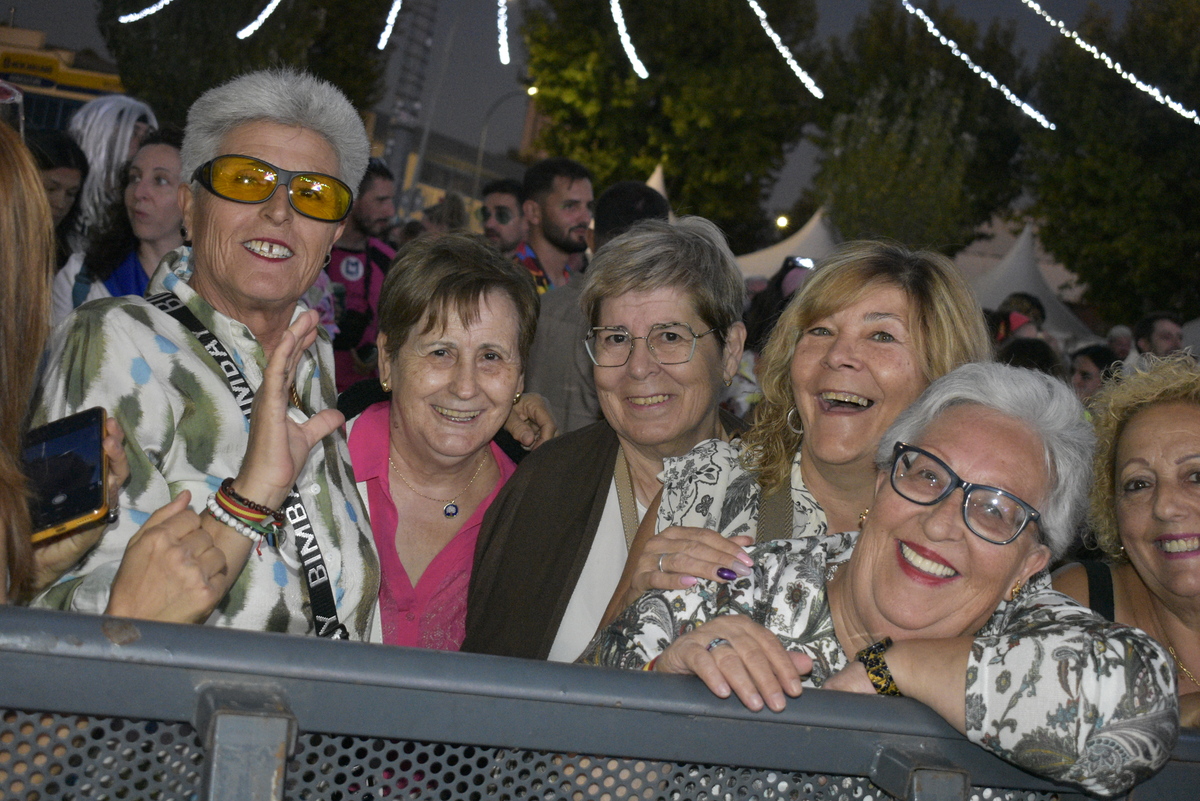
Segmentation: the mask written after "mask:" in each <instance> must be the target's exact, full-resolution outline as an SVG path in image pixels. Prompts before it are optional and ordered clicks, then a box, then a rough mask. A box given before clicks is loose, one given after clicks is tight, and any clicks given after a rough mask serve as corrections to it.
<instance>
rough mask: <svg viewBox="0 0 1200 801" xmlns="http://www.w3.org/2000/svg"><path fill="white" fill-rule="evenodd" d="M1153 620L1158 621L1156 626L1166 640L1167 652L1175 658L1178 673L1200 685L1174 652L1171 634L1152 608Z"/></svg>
mask: <svg viewBox="0 0 1200 801" xmlns="http://www.w3.org/2000/svg"><path fill="white" fill-rule="evenodd" d="M1154 620H1155V622H1156V623H1158V628H1159V629H1160V630H1161V631H1162V633H1163V639H1164V640H1166V641H1167V653H1169V654H1170V655H1171V658H1172V659H1174V660H1175V666H1176V667H1177V668H1179V673H1180V675H1183V676H1186V677H1187V680H1188V681H1190V682H1191V683H1192V684H1195V685H1196V686H1197V687H1200V681H1196V677H1195V676H1193V675H1192V671H1190V670H1188V668H1187V665H1185V664H1183V660H1182V659H1180V658H1179V654H1177V653H1175V644H1174V643H1173V642H1171V635H1170V634H1167V627H1166V626H1164V625H1163V622H1162V618H1161V617H1160V616H1159V614H1158V610H1157V609H1155V610H1154Z"/></svg>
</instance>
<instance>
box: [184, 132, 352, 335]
mask: <svg viewBox="0 0 1200 801" xmlns="http://www.w3.org/2000/svg"><path fill="white" fill-rule="evenodd" d="M220 153H221V154H238V155H243V156H252V157H254V158H259V159H262V160H264V161H267V162H269V163H271V164H274V165H275V166H276V167H279V168H280V169H284V170H293V171H297V170H299V171H312V172H320V173H325V174H327V175H333V176H335V177H337V176H338V159H337V154H336V153H335V152H334V150H333V147H332V146H331V145H330V144H329V142H327V141H326V140H325V138H324V137H322V136H321V135H320V134H318V133H316V132H314V131H310V130H308V129H306V128H295V127H292V126H288V125H280V124H278V123H274V122H264V121H256V122H250V123H246V124H245V125H242V126H240V127H238V128H235V129H233V130H232V131H230V132H229V134H228V135H226V137H225V138H224V140H222V142H221V149H220ZM189 177H190V176H189ZM179 199H180V205H181V206H182V207H183V217H184V225H185V226H186V227H187V229H188V233H189V234H190V235H191V237H192V243H193V248H194V252H193V257H192V260H193V264H194V268H195V274H194V275H193V276H192V281H191V286H192V288H194V289H195V290H196V291H197V292H199V293H200V295H201V296H202V297H203V298H204V299H205V300H207V301H208V302H209V303H211V304H212V305H213V307H214V308H216V309H217V310H218V311H221V312H223V313H224V314H226V315H228V316H230V317H232V318H234V319H235V320H242V321H243V322H246V321H247V318H248V317H250V316H253V315H254V314H257V313H267V314H278V315H288V316H290V313H291V309H292V308H293V307H294V306H295V303H296V300H297V299H298V298H299V297H300V296H301V295H303V294H304V292H305V291H306V290H307V289H308V288H309V287H310V286H311V285H312V283H313V281H315V280H316V278H317V275H318V273H320V272H321V268H322V266H323V265H324V262H325V254H326V253H328V252H329V249H330V248H331V247H333V243H334V242H335V241H336V240H337V238H338V237H339V236H341V233H342V227H343V225H344V223H330V222H323V221H321V220H314V219H312V218H310V217H305V216H303V215H301V214H299V213H298V212H296V210H295V209H293V208H292V207H291V204H289V203H288V196H287V191H286V187H280V188H279V189H277V190H276V191H275V194H274V195H272V196H271V198H270V199H269V200H267V201H266V202H265V203H237V202H234V201H232V200H225V199H224V198H220V197H217V196H216V195H214V194H212V193H211V192H209V191H207V190H206V189H203V188H201V187H199V186H197V187H196V188H195V189H194V190H193V189H192V187H191V186H190V185H188V184H183V185H181V186H180V189H179Z"/></svg>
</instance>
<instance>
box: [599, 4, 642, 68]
mask: <svg viewBox="0 0 1200 801" xmlns="http://www.w3.org/2000/svg"><path fill="white" fill-rule="evenodd" d="M609 7H610V8H611V9H612V18H613V22H615V23H617V34H618V35H619V36H620V37H621V47H623V48H625V55H626V56H628V57H629V63H630V64H631V65H632V66H633V71H634V72H635V73H637V76H638V77H639V78H641V79H643V80H645V79H646V78H649V77H650V73H649V72H647V71H646V67H645V65H644V64H642V61H641V59H639V58H638V56H637V51H636V50H634V49H633V40H631V39H630V38H629V31H627V30H625V15H624V14H622V13H621V3H620V0H612V2H611V3H609Z"/></svg>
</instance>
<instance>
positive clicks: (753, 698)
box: [584, 364, 1179, 795]
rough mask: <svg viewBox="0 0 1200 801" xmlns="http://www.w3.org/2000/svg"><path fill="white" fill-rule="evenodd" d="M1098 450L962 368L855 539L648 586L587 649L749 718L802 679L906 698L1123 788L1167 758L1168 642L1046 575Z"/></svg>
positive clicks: (1066, 775)
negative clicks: (720, 575)
mask: <svg viewBox="0 0 1200 801" xmlns="http://www.w3.org/2000/svg"><path fill="white" fill-rule="evenodd" d="M1092 441H1093V437H1092V433H1091V429H1090V426H1088V424H1087V423H1086V422H1085V421H1084V419H1083V409H1082V407H1081V406H1080V405H1079V401H1078V400H1076V398H1075V396H1074V393H1073V392H1072V391H1071V390H1070V388H1068V387H1067V386H1066V385H1065V384H1064V383H1062V382H1060V381H1056V380H1054V379H1052V378H1050V377H1049V376H1045V375H1043V374H1040V373H1034V372H1032V371H1029V370H1021V369H1018V368H1013V367H1008V366H1006V365H1000V364H968V365H965V366H963V367H959V368H958V369H957V370H954V371H953V372H950V373H948V374H947V375H945V376H944V377H942V378H940V379H938V380H936V381H934V382H933V383H932V384H930V386H929V388H928V389H927V390H926V391H925V392H924V393H923V394H922V395H921V397H920V398H918V400H917V401H916V403H914V404H913V405H912V406H911V407H910V408H909V409H908V410H907V411H905V412H903V413H902V414H901V415H900V417H899V418H897V420H896V422H895V423H894V424H893V425H892V426H891V427H890V428H889V429H888V431H887V433H886V434H885V435H884V437H883V440H882V441H881V442H880V445H879V449H878V451H877V463H878V465H879V478H878V480H877V482H876V491H875V499H874V502H873V503H872V505H871V508H870V510H869V511H867V512H864V513H863V518H862V522H861V524H860V530H859V531H850V532H843V533H839V534H829V535H819V536H810V537H806V538H803V539H790V540H776V541H773V542H769V543H766V544H762V545H758V546H752V547H750V548H748V549H747V550H748V551H750V552H751V553H752V554H753V556H754V562H755V566H754V569H753V572H752V574H751V575H749V576H747V577H745V578H739V579H737V580H735V581H733V582H731V583H730V584H729V585H718V584H716V583H715V582H710V581H701V582H699V583H698V584H697V585H695V586H694V587H690V588H688V589H685V590H669V591H668V590H652V591H650V592H647V593H646V594H645V595H643V596H642V597H641V598H640V599H639V600H638V601H637V602H636V603H635V604H634V605H633V606H631V607H629V608H628V609H627V610H626V611H625V612H624V614H623V615H622V616H621V617H620V618H618V620H617V621H616V622H615V623H614V624H613V625H612V626H610V627H609V628H607V629H605V630H604V631H602V632H601V633H600V634H599V635H597V638H596V640H595V641H593V643H592V646H591V648H590V650H589V652H588V653H587V654H585V656H584V659H585V660H586V661H589V662H592V663H596V664H602V665H611V666H618V667H627V668H642V669H647V670H654V671H658V672H664V673H685V674H694V675H697V676H699V677H700V678H701V679H703V681H704V682H705V684H707V685H708V687H709V688H710V689H712V690H713V691H714V692H715V693H716V694H717V695H720V696H722V697H727V696H729V695H730V694H731V693H734V694H736V695H737V696H738V697H739V698H740V699H741V700H742V701H743V703H745V704H746V706H748V707H750V708H751V709H762V708H763V706H768V707H770V708H771V709H775V710H779V709H782V708H783V706H784V704H785V698H786V696H789V695H790V696H797V695H799V694H800V692H801V687H802V685H805V686H809V687H824V688H826V689H837V690H845V691H850V692H859V693H879V694H883V695H906V696H909V697H910V698H915V699H916V700H918V701H921V702H922V703H925V704H927V705H928V706H930V707H931V708H932V709H933V710H934V711H936V712H937V713H938V714H940V715H941V716H942V717H943V718H945V719H946V721H947V722H948V723H950V724H951V725H952V726H954V727H955V728H956V729H958V730H959V731H961V732H963V733H964V734H966V735H967V737H968V738H970V739H971V740H972V741H973V742H975V743H977V744H979V745H980V746H982V747H983V748H986V749H987V750H989V751H991V752H993V753H995V754H996V755H998V756H1000V757H1002V758H1004V759H1006V760H1008V761H1009V762H1012V763H1014V764H1016V765H1017V766H1019V767H1021V768H1024V769H1026V770H1028V771H1031V772H1033V773H1036V774H1039V775H1042V776H1045V777H1047V778H1050V779H1053V780H1056V781H1063V782H1069V783H1072V784H1076V785H1078V786H1080V787H1082V788H1084V789H1085V790H1086V791H1088V792H1091V793H1099V794H1104V795H1111V794H1116V793H1119V792H1123V791H1125V790H1127V789H1128V788H1129V787H1130V786H1131V785H1133V784H1134V783H1135V782H1137V781H1140V780H1142V779H1145V778H1147V777H1148V776H1150V775H1151V774H1152V773H1153V772H1154V771H1155V770H1157V769H1158V768H1159V767H1160V766H1161V765H1162V764H1163V763H1164V762H1165V761H1166V760H1167V758H1168V757H1169V756H1170V752H1171V748H1172V747H1173V745H1174V742H1175V738H1176V736H1177V734H1178V726H1179V707H1178V700H1177V698H1176V696H1175V676H1174V672H1173V671H1172V670H1171V659H1170V657H1169V656H1168V655H1167V652H1166V649H1165V648H1163V647H1162V646H1161V645H1159V644H1158V643H1156V642H1155V641H1154V640H1152V639H1151V638H1150V637H1149V636H1148V635H1147V634H1145V633H1144V632H1142V631H1140V630H1138V629H1134V628H1130V627H1128V626H1119V625H1115V624H1113V623H1109V622H1108V621H1106V620H1104V619H1103V618H1101V617H1100V616H1099V615H1096V614H1094V613H1093V612H1091V611H1090V610H1088V609H1085V608H1084V607H1082V606H1080V605H1079V604H1077V603H1075V602H1073V601H1071V600H1070V599H1068V598H1067V597H1066V596H1064V595H1061V594H1059V593H1057V592H1054V591H1053V590H1052V589H1051V587H1050V582H1049V577H1048V576H1047V575H1046V572H1045V567H1046V565H1047V564H1048V563H1049V562H1050V560H1051V558H1053V557H1061V556H1062V555H1063V554H1064V553H1065V552H1066V550H1067V548H1068V547H1069V546H1070V544H1071V542H1072V540H1073V538H1074V533H1075V526H1076V524H1077V522H1078V519H1079V517H1080V515H1081V513H1082V511H1083V508H1084V502H1085V499H1086V492H1087V485H1088V480H1089V474H1090V471H1089V459H1090V456H1091V449H1092ZM671 491H672V487H671V486H670V485H668V486H667V487H666V488H665V489H664V493H667V492H671ZM722 502H723V499H722V498H720V497H714V499H713V503H714V505H715V504H720V503H722Z"/></svg>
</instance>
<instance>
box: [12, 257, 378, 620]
mask: <svg viewBox="0 0 1200 801" xmlns="http://www.w3.org/2000/svg"><path fill="white" fill-rule="evenodd" d="M190 255H191V251H190V249H188V248H186V247H184V248H180V249H179V250H176V251H173V252H172V253H169V254H167V257H166V258H165V259H164V260H163V262H162V264H160V265H159V268H158V271H157V272H156V273H155V275H154V278H153V279H152V281H151V284H150V288H149V290H147V292H148V294H156V293H158V292H162V291H164V290H165V291H170V292H173V293H174V294H175V295H176V296H177V297H179V298H180V299H181V300H182V301H183V302H184V303H185V304H186V305H187V307H188V308H189V309H190V310H191V311H192V313H193V314H195V315H196V317H197V318H198V319H199V320H200V322H201V323H203V324H204V325H205V327H207V328H208V329H209V330H210V331H211V332H212V333H213V334H214V335H215V336H216V337H217V339H219V340H220V341H221V343H222V344H223V345H224V346H225V348H226V350H228V351H229V354H230V356H231V357H232V358H233V360H234V362H236V363H237V365H238V367H239V368H240V369H241V371H242V373H243V375H245V377H246V380H247V382H249V384H250V386H251V387H252V388H253V389H255V390H257V389H258V388H259V386H260V385H261V384H262V379H263V369H264V368H265V366H266V358H265V356H264V354H263V351H262V348H261V347H260V346H259V344H258V342H257V341H256V340H255V339H254V336H253V335H252V334H251V333H250V330H249V329H248V328H246V326H244V325H242V324H241V323H239V322H237V321H236V320H233V319H230V318H229V317H226V316H225V315H223V314H221V313H219V312H217V311H216V310H215V309H213V307H212V306H210V305H209V304H208V303H207V302H206V301H205V300H204V299H203V298H201V297H200V296H199V295H197V294H196V292H195V291H193V290H192V289H191V287H190V286H188V280H189V279H190V278H191V264H190ZM302 310H303V307H302V306H298V307H297V311H296V313H297V314H298V313H299V312H300V311H302ZM332 364H333V353H332V349H331V347H330V345H329V340H328V337H327V336H326V335H325V334H324V332H321V333H320V335H319V336H318V339H317V342H316V343H315V344H314V345H313V346H312V347H311V348H309V350H308V352H307V353H306V355H305V356H304V357H303V358H302V359H301V362H300V365H299V367H298V368H297V374H296V390H297V392H298V393H299V395H300V397H301V399H302V400H303V403H304V405H305V407H306V408H308V409H326V408H332V407H333V406H334V404H335V401H336V394H335V392H334V385H333V371H332ZM92 406H103V407H104V408H105V409H107V410H108V413H109V414H110V415H112V416H113V417H115V418H116V419H117V420H118V421H119V422H120V423H121V427H122V428H123V429H124V431H125V452H126V454H127V455H128V457H129V467H130V472H131V475H130V479H129V482H128V483H127V484H126V486H125V487H124V488H123V489H122V491H121V498H120V504H121V519H120V522H118V523H117V524H116V525H114V526H111V527H109V529H108V530H107V531H106V532H105V534H104V537H103V538H102V539H101V540H100V543H99V544H98V545H97V546H96V548H95V549H94V550H92V551H91V552H90V553H89V554H88V555H87V556H86V557H85V558H84V559H83V561H81V562H80V563H79V564H78V565H76V566H75V568H74V569H73V570H72V571H70V572H69V573H67V574H66V575H65V576H63V577H62V578H61V579H60V580H59V582H58V583H57V584H55V585H54V586H52V587H51V588H50V589H48V590H46V591H45V592H44V593H43V594H42V595H41V596H40V597H39V598H38V599H37V600H36V601H35V605H37V606H47V607H52V608H58V609H75V610H78V611H83V612H92V613H99V612H103V611H104V608H105V606H106V605H107V603H108V591H109V587H110V585H111V584H112V580H113V577H114V576H115V575H116V570H117V567H118V566H119V564H120V561H121V556H122V555H123V554H124V552H125V546H126V544H127V543H128V542H129V539H130V538H131V537H132V536H133V534H134V533H135V532H136V531H137V530H138V528H139V527H140V526H141V525H142V523H144V522H146V519H147V518H148V517H149V516H150V514H151V513H152V512H153V511H154V510H156V509H158V508H159V507H160V506H162V505H164V504H166V503H167V502H168V501H170V500H171V499H172V498H173V497H175V496H176V495H178V494H179V492H180V491H182V490H185V489H187V490H191V492H192V502H191V506H192V508H193V509H194V510H195V511H197V512H201V511H203V509H204V506H205V503H206V502H207V500H208V497H209V495H211V494H212V493H213V492H215V491H216V490H217V488H218V487H220V485H221V481H223V480H224V479H225V477H226V476H234V475H237V472H238V469H239V468H240V467H241V464H242V458H243V456H244V455H245V453H246V445H247V443H248V432H249V423H248V422H247V421H246V419H245V417H244V416H243V414H242V412H241V409H240V408H239V407H238V404H237V401H236V400H235V398H234V395H233V392H232V391H231V390H230V388H229V384H228V383H227V382H226V380H225V377H224V375H223V373H222V372H221V370H220V368H218V366H217V363H216V361H214V360H213V359H212V357H210V356H209V355H208V354H207V353H206V352H205V351H204V348H203V346H201V344H200V342H199V340H197V339H196V338H195V337H194V336H193V335H192V334H191V333H190V332H189V331H188V330H187V329H186V328H184V327H183V326H182V325H181V324H180V323H179V322H177V321H176V320H175V319H174V318H173V317H171V316H170V315H167V314H166V313H164V312H161V311H159V310H158V309H156V308H155V307H153V306H151V305H150V304H149V303H147V302H146V301H145V300H143V299H142V298H138V297H123V298H108V299H104V300H98V301H94V302H92V303H88V304H85V305H84V306H82V307H80V308H79V309H77V310H76V311H75V313H74V314H73V315H72V316H71V317H69V318H68V319H67V320H66V321H65V322H64V323H63V325H62V326H60V327H59V328H58V329H57V330H56V331H55V334H54V337H53V340H52V342H51V345H50V351H49V356H48V362H47V370H46V374H45V376H44V379H43V384H42V396H41V399H40V403H39V405H38V406H37V408H36V409H35V412H34V421H33V423H34V425H39V424H41V423H43V422H45V421H47V420H55V419H58V418H60V417H64V416H66V415H69V414H73V413H74V412H77V411H79V410H81V409H87V408H89V407H92ZM289 414H291V415H293V416H295V415H300V414H301V413H300V412H299V411H298V410H296V409H292V410H290V411H289ZM297 419H299V418H297ZM296 486H297V487H298V488H299V490H300V495H301V498H302V500H303V502H304V506H305V509H306V510H307V511H308V515H309V517H310V518H311V519H312V523H313V530H314V532H315V534H316V538H317V542H318V543H319V545H320V547H321V554H322V555H323V556H324V558H325V563H326V567H327V568H328V571H329V578H330V581H331V582H332V585H333V586H332V589H333V592H334V600H335V601H336V602H337V606H338V615H339V617H340V618H341V621H342V623H343V624H345V626H346V628H347V629H348V630H349V632H350V635H351V637H352V638H356V639H366V638H367V635H368V633H369V632H370V628H371V618H372V615H373V610H374V606H375V599H376V597H377V595H378V592H379V560H378V558H377V556H376V554H375V550H374V546H373V544H372V541H371V528H370V525H369V523H368V521H367V515H366V512H365V510H364V507H363V503H362V501H361V499H360V498H359V495H358V490H357V489H356V488H355V485H354V477H353V473H352V472H351V469H350V455H349V452H348V451H347V449H346V437H345V435H344V434H343V433H342V432H341V431H335V432H334V433H333V434H331V435H330V436H328V437H326V438H325V439H324V440H322V441H321V443H320V444H319V445H317V447H315V448H313V451H312V454H311V455H310V456H309V459H308V463H307V464H306V465H305V467H304V470H303V471H302V472H301V474H300V478H299V479H298V480H297V482H296ZM288 534H289V536H288V537H287V538H286V542H285V543H284V544H283V545H282V546H281V549H282V551H283V554H282V555H281V554H280V553H279V552H278V551H276V550H274V549H271V548H268V547H267V546H265V545H264V546H263V547H262V548H261V553H257V552H256V551H255V550H252V551H251V552H250V559H249V561H248V562H247V563H246V566H245V567H244V568H243V569H242V572H241V574H240V575H239V576H238V578H237V580H236V581H235V582H234V584H233V587H232V588H231V589H230V591H229V593H228V594H227V595H226V596H225V598H224V599H223V600H222V601H221V603H220V604H219V605H218V606H217V609H216V611H214V612H213V614H212V617H211V618H210V619H209V622H210V623H213V624H215V625H220V626H230V627H233V628H240V629H250V630H256V631H279V632H289V633H293V634H305V633H312V631H313V626H312V622H311V619H310V616H309V613H308V599H307V592H306V591H305V590H304V588H303V586H302V585H303V581H302V579H301V578H300V575H299V573H298V572H297V570H296V567H294V566H298V565H299V560H298V559H297V558H296V553H295V543H294V540H293V539H292V538H291V532H290V527H289V530H288Z"/></svg>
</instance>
